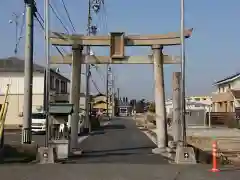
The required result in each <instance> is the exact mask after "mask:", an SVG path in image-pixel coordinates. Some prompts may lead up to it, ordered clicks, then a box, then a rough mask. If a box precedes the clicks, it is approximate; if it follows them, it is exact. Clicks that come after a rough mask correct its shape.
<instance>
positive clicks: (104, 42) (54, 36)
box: [50, 29, 193, 46]
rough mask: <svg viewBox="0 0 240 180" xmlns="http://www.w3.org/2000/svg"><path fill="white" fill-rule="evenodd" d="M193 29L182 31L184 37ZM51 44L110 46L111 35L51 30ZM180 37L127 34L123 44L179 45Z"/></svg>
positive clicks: (172, 33)
mask: <svg viewBox="0 0 240 180" xmlns="http://www.w3.org/2000/svg"><path fill="white" fill-rule="evenodd" d="M192 31H193V29H187V30H185V32H184V35H185V38H189V37H191V35H192ZM50 42H51V44H52V45H57V46H72V45H76V44H78V45H82V46H110V45H111V36H109V35H106V36H85V35H76V34H73V35H67V34H64V33H58V32H52V33H51V37H50ZM180 44H181V37H180V33H177V32H171V33H167V34H159V35H127V36H124V46H152V45H163V46H172V45H180Z"/></svg>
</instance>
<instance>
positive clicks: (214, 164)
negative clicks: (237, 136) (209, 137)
mask: <svg viewBox="0 0 240 180" xmlns="http://www.w3.org/2000/svg"><path fill="white" fill-rule="evenodd" d="M212 158H213V159H212V165H213V166H212V169H211V172H219V171H220V170H219V169H218V168H217V142H216V141H215V140H214V141H213V144H212Z"/></svg>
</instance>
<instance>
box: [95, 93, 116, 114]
mask: <svg viewBox="0 0 240 180" xmlns="http://www.w3.org/2000/svg"><path fill="white" fill-rule="evenodd" d="M92 109H95V110H99V109H101V110H103V111H105V110H106V109H107V97H106V95H104V94H97V95H94V96H92ZM108 113H109V114H111V113H112V102H111V100H109V102H108Z"/></svg>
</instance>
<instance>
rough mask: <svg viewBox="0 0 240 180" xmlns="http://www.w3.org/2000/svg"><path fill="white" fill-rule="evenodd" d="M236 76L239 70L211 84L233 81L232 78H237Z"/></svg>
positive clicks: (238, 74)
mask: <svg viewBox="0 0 240 180" xmlns="http://www.w3.org/2000/svg"><path fill="white" fill-rule="evenodd" d="M238 77H240V73H239V72H238V73H235V74H233V75H231V76H228V77H226V78H224V79H222V80H219V81H217V82H215V83H214V84H213V85H219V84H224V83H227V82H230V81H233V80H235V79H237V78H238Z"/></svg>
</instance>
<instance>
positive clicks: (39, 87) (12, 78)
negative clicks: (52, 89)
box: [0, 73, 44, 95]
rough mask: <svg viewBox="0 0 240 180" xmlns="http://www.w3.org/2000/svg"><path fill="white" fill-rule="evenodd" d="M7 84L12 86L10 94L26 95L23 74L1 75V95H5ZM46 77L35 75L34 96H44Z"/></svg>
mask: <svg viewBox="0 0 240 180" xmlns="http://www.w3.org/2000/svg"><path fill="white" fill-rule="evenodd" d="M7 84H10V90H9V94H23V93H24V74H23V73H0V95H1V94H5V91H6V87H7ZM43 85H44V75H43V74H39V73H38V74H34V76H33V94H43V92H44V86H43Z"/></svg>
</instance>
